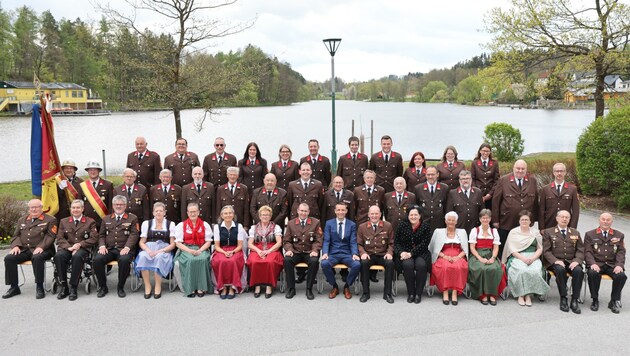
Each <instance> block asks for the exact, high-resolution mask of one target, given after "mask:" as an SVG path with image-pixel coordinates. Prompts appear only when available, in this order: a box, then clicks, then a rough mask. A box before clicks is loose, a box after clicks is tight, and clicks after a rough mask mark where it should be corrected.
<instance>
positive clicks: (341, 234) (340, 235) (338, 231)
mask: <svg viewBox="0 0 630 356" xmlns="http://www.w3.org/2000/svg"><path fill="white" fill-rule="evenodd" d="M337 233H339V237H341V239H342V240H343V223H342V222H340V223H339V229H338V230H337Z"/></svg>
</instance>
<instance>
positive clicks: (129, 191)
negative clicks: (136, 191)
mask: <svg viewBox="0 0 630 356" xmlns="http://www.w3.org/2000/svg"><path fill="white" fill-rule="evenodd" d="M127 197H129V198H131V187H127Z"/></svg>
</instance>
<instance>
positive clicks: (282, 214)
mask: <svg viewBox="0 0 630 356" xmlns="http://www.w3.org/2000/svg"><path fill="white" fill-rule="evenodd" d="M264 183H265V185H264V186H263V187H260V188H258V189H256V190H254V192H253V193H252V196H251V199H250V200H251V201H250V203H249V213H250V215H251V218H252V221H253V224H258V222H260V218H259V217H258V213H257V212H258V209H260V208H261V207H262V206H265V205H267V206H269V207H270V208H271V220H273V222H274V223H276V225H278V226H280V227H281V228H283V229H284V225H285V219H286V218H287V214H288V212H289V206H288V204H289V203H288V201H287V191H286V190H284V189H282V188H278V187H277V186H276V176H275V175H274V174H273V173H267V174H266V175H265V180H264Z"/></svg>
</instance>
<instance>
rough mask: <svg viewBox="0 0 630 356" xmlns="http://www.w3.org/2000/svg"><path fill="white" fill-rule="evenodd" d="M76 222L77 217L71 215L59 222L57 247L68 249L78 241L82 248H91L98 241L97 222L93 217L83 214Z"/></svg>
mask: <svg viewBox="0 0 630 356" xmlns="http://www.w3.org/2000/svg"><path fill="white" fill-rule="evenodd" d="M76 220H77V221H78V223H77V224H75V222H74V221H75V218H74V217H73V216H70V217H68V218H65V219H63V220H62V221H61V223H60V224H59V230H58V231H57V248H59V249H61V250H67V249H69V248H70V247H72V246H73V245H74V244H76V243H78V244H80V245H81V248H84V249H89V248H91V247H92V246H94V245H95V244H96V243H97V242H98V230H97V229H96V222H95V221H94V219H92V218H88V217H86V216H83V215H81V216H80V217H79V218H78V219H76Z"/></svg>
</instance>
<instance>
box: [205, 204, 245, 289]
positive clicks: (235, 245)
mask: <svg viewBox="0 0 630 356" xmlns="http://www.w3.org/2000/svg"><path fill="white" fill-rule="evenodd" d="M219 214H220V215H219V216H220V218H221V220H220V221H219V223H218V224H216V225H214V253H213V254H212V261H211V264H212V271H213V272H214V277H215V278H216V280H217V283H216V285H215V288H216V289H217V290H218V291H219V296H220V297H221V299H233V298H234V297H235V296H236V294H237V293H240V292H241V291H242V290H243V284H242V282H241V280H242V278H241V277H242V275H243V267H244V266H245V255H244V254H243V241H244V240H247V232H246V231H245V229H243V226H242V225H241V224H239V223H238V222H236V220H235V217H236V214H235V212H234V208H233V207H232V206H230V205H227V206H224V207H223V208H221V211H220V212H219Z"/></svg>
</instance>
